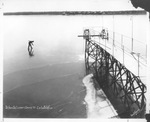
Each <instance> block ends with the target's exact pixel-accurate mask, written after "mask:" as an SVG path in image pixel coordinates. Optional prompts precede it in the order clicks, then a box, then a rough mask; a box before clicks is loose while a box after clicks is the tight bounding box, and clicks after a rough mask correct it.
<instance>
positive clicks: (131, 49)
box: [131, 16, 133, 52]
mask: <svg viewBox="0 0 150 122" xmlns="http://www.w3.org/2000/svg"><path fill="white" fill-rule="evenodd" d="M131 37H132V44H131V50H132V52H133V16H131Z"/></svg>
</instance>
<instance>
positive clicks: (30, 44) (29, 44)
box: [28, 41, 34, 51]
mask: <svg viewBox="0 0 150 122" xmlns="http://www.w3.org/2000/svg"><path fill="white" fill-rule="evenodd" d="M33 42H34V41H29V42H28V51H29V50H32V49H33V47H32V46H33Z"/></svg>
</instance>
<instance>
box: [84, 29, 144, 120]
mask: <svg viewBox="0 0 150 122" xmlns="http://www.w3.org/2000/svg"><path fill="white" fill-rule="evenodd" d="M86 31H87V33H86V35H88V34H89V32H88V30H86ZM84 39H85V40H86V41H85V67H86V73H87V74H89V73H91V72H92V73H93V74H94V76H95V78H96V80H97V82H98V84H99V85H100V87H102V89H103V88H105V87H107V88H109V89H112V91H113V94H114V95H115V96H116V97H117V98H118V99H120V101H121V102H122V104H123V105H124V106H125V108H126V111H128V112H129V115H130V117H134V116H136V115H138V114H139V113H140V112H142V111H143V110H144V109H145V104H146V99H145V93H146V86H145V85H144V84H143V83H142V81H141V80H140V77H138V76H135V75H134V74H133V73H132V72H130V71H129V70H128V69H127V68H126V67H125V66H124V65H123V64H121V63H120V62H119V61H118V60H117V59H115V58H114V57H113V56H112V55H111V54H109V53H108V52H107V51H106V50H104V49H103V48H102V47H101V46H100V45H98V44H97V43H95V42H94V41H93V40H91V38H90V36H85V38H84Z"/></svg>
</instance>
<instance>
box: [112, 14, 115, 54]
mask: <svg viewBox="0 0 150 122" xmlns="http://www.w3.org/2000/svg"><path fill="white" fill-rule="evenodd" d="M114 26H115V25H114V15H113V44H112V55H113V56H114V46H115V42H114V41H115V27H114Z"/></svg>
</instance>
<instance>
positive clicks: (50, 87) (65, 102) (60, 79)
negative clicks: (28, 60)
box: [3, 63, 86, 118]
mask: <svg viewBox="0 0 150 122" xmlns="http://www.w3.org/2000/svg"><path fill="white" fill-rule="evenodd" d="M72 65H74V67H72ZM71 67H72V68H71ZM80 68H81V70H79V69H80ZM60 69H61V70H60ZM63 69H64V70H63ZM82 69H84V67H83V64H82V63H81V64H79V63H72V64H66V65H58V66H52V67H43V68H39V69H36V70H35V69H33V70H31V71H28V70H27V71H22V72H15V73H12V74H9V75H7V76H6V77H4V81H6V82H7V81H10V82H12V83H11V84H12V85H11V86H9V84H10V83H9V82H7V83H5V82H4V88H5V89H4V90H6V92H4V105H3V107H4V117H6V118H85V117H86V105H85V104H84V97H85V88H84V87H83V84H82V79H83V76H84V72H81V71H82ZM31 72H32V73H31ZM36 73H37V74H38V75H35V74H36ZM66 73H69V74H66ZM29 74H30V75H29ZM39 74H40V75H39ZM49 74H50V75H49ZM65 74H66V75H65ZM32 75H34V77H32ZM36 76H37V77H36ZM41 76H43V78H42V77H41ZM44 78H47V79H45V80H43V81H40V80H41V79H44ZM17 79H18V81H17ZM21 79H22V80H21ZM19 82H20V83H19ZM19 85H20V86H19ZM5 86H6V87H5ZM16 86H17V88H14V89H12V90H10V91H7V90H8V89H10V88H13V87H16Z"/></svg>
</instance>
